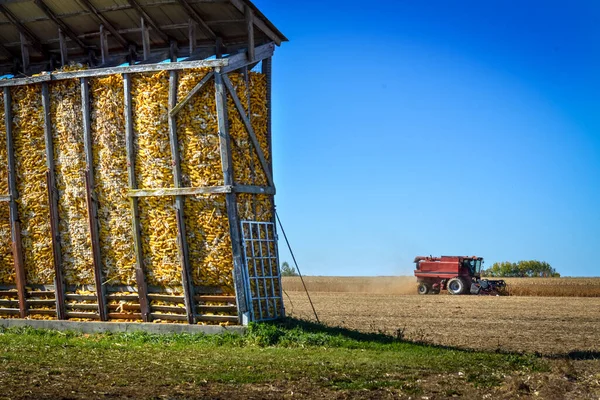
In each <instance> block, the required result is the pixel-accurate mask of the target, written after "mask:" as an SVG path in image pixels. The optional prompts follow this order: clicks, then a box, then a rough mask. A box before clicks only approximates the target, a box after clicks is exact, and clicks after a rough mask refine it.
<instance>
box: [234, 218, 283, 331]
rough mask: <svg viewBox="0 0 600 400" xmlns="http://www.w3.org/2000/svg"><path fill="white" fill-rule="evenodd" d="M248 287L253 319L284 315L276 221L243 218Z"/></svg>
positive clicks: (247, 291)
mask: <svg viewBox="0 0 600 400" xmlns="http://www.w3.org/2000/svg"><path fill="white" fill-rule="evenodd" d="M241 224H242V246H243V248H244V266H245V267H244V287H245V292H246V298H247V299H248V307H249V309H250V321H266V320H271V319H276V318H280V317H283V316H284V315H285V310H284V308H283V298H282V295H281V276H280V273H279V255H278V250H277V231H276V229H275V224H274V223H272V222H257V221H241Z"/></svg>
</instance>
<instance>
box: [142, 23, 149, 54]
mask: <svg viewBox="0 0 600 400" xmlns="http://www.w3.org/2000/svg"><path fill="white" fill-rule="evenodd" d="M140 25H141V27H142V49H143V51H144V60H147V59H148V58H149V57H150V32H148V28H147V27H146V22H145V21H144V17H141V18H140Z"/></svg>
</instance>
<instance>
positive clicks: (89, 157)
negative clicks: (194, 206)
mask: <svg viewBox="0 0 600 400" xmlns="http://www.w3.org/2000/svg"><path fill="white" fill-rule="evenodd" d="M80 84H81V110H82V113H83V115H82V118H83V146H84V151H85V163H86V171H85V189H86V200H87V211H88V226H89V230H90V241H91V244H92V264H93V266H94V281H95V284H96V294H97V296H98V315H99V316H100V320H102V321H107V320H108V317H107V315H106V290H105V288H104V284H103V280H104V279H103V276H102V256H101V254H100V233H99V231H100V229H99V226H98V206H97V204H96V200H95V199H96V195H95V194H94V187H95V185H94V154H93V151H92V125H91V122H92V120H91V116H90V87H89V84H88V80H87V78H81V81H80Z"/></svg>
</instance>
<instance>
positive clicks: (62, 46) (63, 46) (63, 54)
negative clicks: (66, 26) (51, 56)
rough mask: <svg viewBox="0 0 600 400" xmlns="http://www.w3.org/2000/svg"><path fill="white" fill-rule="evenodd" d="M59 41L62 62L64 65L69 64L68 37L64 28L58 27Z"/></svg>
mask: <svg viewBox="0 0 600 400" xmlns="http://www.w3.org/2000/svg"><path fill="white" fill-rule="evenodd" d="M58 41H59V45H60V63H61V64H62V65H67V64H68V63H69V54H68V53H67V39H65V35H64V33H63V31H62V29H60V28H59V29H58Z"/></svg>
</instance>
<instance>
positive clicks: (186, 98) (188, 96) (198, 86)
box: [169, 71, 214, 117]
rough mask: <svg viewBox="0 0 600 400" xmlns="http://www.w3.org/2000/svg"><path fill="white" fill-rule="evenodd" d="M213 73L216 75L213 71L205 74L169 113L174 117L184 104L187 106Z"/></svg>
mask: <svg viewBox="0 0 600 400" xmlns="http://www.w3.org/2000/svg"><path fill="white" fill-rule="evenodd" d="M213 75H214V72H213V71H210V72H209V73H208V74H206V75H204V77H203V78H202V79H201V80H200V82H198V83H197V84H196V86H194V88H193V89H192V90H190V91H189V92H188V93H187V94H186V95H185V96H184V98H183V99H181V101H180V102H179V103H177V105H176V106H175V107H173V108H172V109H171V111H169V115H170V116H171V117H174V116H175V115H177V113H178V112H179V111H181V109H182V108H183V106H185V105H186V104H187V103H188V102H189V101H190V99H191V98H192V97H193V96H194V95H195V94H196V93H198V92H199V91H200V90H202V88H203V87H204V85H206V83H207V82H208V81H209V80H210V79H211V78H212V77H213Z"/></svg>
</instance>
